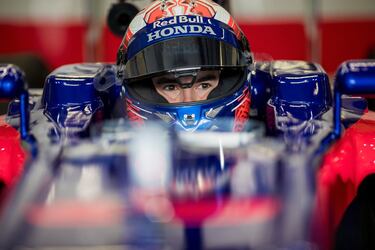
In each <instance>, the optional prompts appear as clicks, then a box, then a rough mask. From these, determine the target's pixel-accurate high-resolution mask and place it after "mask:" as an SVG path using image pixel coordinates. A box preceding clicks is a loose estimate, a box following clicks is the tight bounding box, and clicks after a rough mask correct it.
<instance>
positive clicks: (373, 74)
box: [333, 60, 375, 138]
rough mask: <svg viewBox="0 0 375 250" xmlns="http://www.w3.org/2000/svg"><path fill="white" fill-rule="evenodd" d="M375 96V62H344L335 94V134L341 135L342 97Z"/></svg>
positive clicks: (339, 70) (336, 81)
mask: <svg viewBox="0 0 375 250" xmlns="http://www.w3.org/2000/svg"><path fill="white" fill-rule="evenodd" d="M343 94H347V95H365V96H366V95H367V96H368V95H373V94H375V60H350V61H346V62H343V63H342V64H341V65H340V67H339V69H338V70H337V73H336V80H335V93H334V102H335V105H334V111H333V112H334V115H333V119H334V120H333V123H334V134H335V136H336V137H337V138H338V137H339V136H340V135H341V96H342V95H343Z"/></svg>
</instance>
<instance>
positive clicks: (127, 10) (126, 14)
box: [107, 0, 139, 38]
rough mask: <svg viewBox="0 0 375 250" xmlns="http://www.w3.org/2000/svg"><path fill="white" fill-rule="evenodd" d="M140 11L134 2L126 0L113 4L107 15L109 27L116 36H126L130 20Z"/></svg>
mask: <svg viewBox="0 0 375 250" xmlns="http://www.w3.org/2000/svg"><path fill="white" fill-rule="evenodd" d="M138 12H139V10H138V9H137V8H136V7H135V6H134V5H133V4H131V3H126V2H125V0H120V1H119V2H118V3H114V4H112V6H111V9H110V10H109V13H108V16H107V23H108V26H109V29H110V30H111V31H112V33H113V34H115V35H116V36H118V37H120V38H122V37H124V35H125V32H126V30H127V28H128V26H129V24H130V22H131V21H132V20H133V18H134V17H135V16H136V15H137V14H138Z"/></svg>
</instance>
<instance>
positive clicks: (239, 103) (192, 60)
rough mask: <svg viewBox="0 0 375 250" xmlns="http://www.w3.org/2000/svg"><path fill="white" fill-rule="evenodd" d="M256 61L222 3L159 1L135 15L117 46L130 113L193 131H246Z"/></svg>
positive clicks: (134, 118)
mask: <svg viewBox="0 0 375 250" xmlns="http://www.w3.org/2000/svg"><path fill="white" fill-rule="evenodd" d="M252 63H253V60H252V55H251V53H250V49H249V45H248V42H247V39H246V38H245V36H244V34H243V33H242V31H241V30H240V29H239V27H238V26H237V24H236V23H235V21H234V20H233V18H232V17H231V16H230V14H229V13H228V12H227V11H226V10H225V9H224V8H222V7H221V6H220V5H218V4H216V3H214V2H212V1H210V0H163V1H155V2H153V3H152V4H151V5H150V6H149V7H147V8H145V9H143V10H142V11H141V12H140V13H139V14H138V15H137V16H136V17H135V18H134V19H133V21H132V22H131V23H130V25H129V28H128V30H127V32H126V34H125V36H124V38H123V41H122V43H121V46H120V49H119V51H118V61H117V64H118V76H119V77H120V78H121V80H122V81H123V84H124V86H125V93H124V99H125V100H126V113H127V116H128V118H129V119H130V120H132V121H137V122H140V123H143V122H145V120H149V119H161V120H163V121H164V122H166V123H167V124H168V125H171V126H174V127H175V128H178V129H182V130H187V131H195V130H200V129H226V130H227V129H228V128H229V129H230V130H231V131H241V130H243V129H244V124H245V123H246V121H247V120H248V117H249V109H250V71H251V66H252ZM222 117H225V118H227V119H225V122H224V123H223V122H220V119H219V118H222ZM228 119H229V120H228ZM224 127H225V128H224Z"/></svg>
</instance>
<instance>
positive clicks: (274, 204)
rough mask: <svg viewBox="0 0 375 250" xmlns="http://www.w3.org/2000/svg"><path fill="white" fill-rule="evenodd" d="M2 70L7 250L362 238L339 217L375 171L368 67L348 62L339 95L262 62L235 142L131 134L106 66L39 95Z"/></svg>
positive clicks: (158, 129)
mask: <svg viewBox="0 0 375 250" xmlns="http://www.w3.org/2000/svg"><path fill="white" fill-rule="evenodd" d="M0 72H1V74H0V75H1V78H0V98H1V99H8V100H13V101H12V102H11V103H10V105H9V110H8V113H7V115H6V116H2V117H1V120H0V155H1V157H0V183H1V195H2V196H1V202H2V209H1V220H0V232H1V234H0V248H1V249H55V248H58V249H87V248H90V247H99V248H100V247H102V248H100V249H122V248H123V247H126V248H135V249H139V248H141V249H143V248H147V249H159V248H163V249H165V248H171V249H181V248H187V249H316V248H318V249H330V248H331V247H332V246H333V244H335V243H334V242H335V233H336V231H337V228H339V229H340V230H339V234H338V236H337V237H336V239H338V238H340V237H341V238H342V239H343V240H342V241H337V240H336V246H338V245H340V244H347V246H348V244H349V243H350V242H353V241H355V239H354V238H353V237H354V236H353V235H352V234H348V235H352V236H350V237H346V234H345V232H346V231H345V228H346V226H347V225H353V223H352V224H350V222H348V221H352V222H353V221H356V220H357V223H359V222H358V221H361V220H360V219H359V218H357V217H356V216H355V215H356V213H354V215H353V216H351V215H350V211H349V212H348V211H347V212H346V214H349V215H348V216H346V215H344V212H345V210H346V209H347V207H348V206H349V204H350V203H351V202H352V200H353V199H354V197H355V195H356V193H357V190H358V189H360V190H363V189H366V188H361V187H359V186H362V184H361V183H363V182H366V180H367V179H368V178H371V176H372V175H373V173H374V172H375V153H374V150H375V146H374V145H375V113H374V111H371V110H370V109H369V108H368V107H367V102H366V100H365V99H364V98H362V97H359V95H367V96H368V95H371V94H374V93H375V61H373V60H356V61H347V62H344V63H343V64H342V65H341V66H340V68H339V70H338V71H337V75H336V78H335V85H334V86H335V88H334V92H333V96H332V92H331V88H330V84H329V79H328V76H327V74H326V73H325V72H324V70H323V69H322V68H321V67H320V65H318V64H314V63H309V62H303V61H270V62H268V61H264V62H257V63H256V64H255V69H254V72H253V74H252V108H251V114H250V115H251V117H252V119H251V121H250V122H249V123H248V124H247V125H246V130H245V131H244V132H238V133H233V132H230V131H220V132H219V131H209V130H208V131H205V132H196V133H191V132H186V131H175V130H173V129H170V128H169V129H166V128H165V127H164V126H163V125H161V124H159V123H157V122H155V123H150V124H147V125H144V126H139V125H135V124H133V123H128V122H127V121H126V120H125V119H124V118H122V117H124V116H123V112H124V111H123V107H122V106H123V102H121V93H122V86H121V84H119V83H118V82H117V81H116V72H115V66H114V65H111V64H101V63H97V64H74V65H66V66H62V67H60V68H58V69H56V70H55V71H53V72H52V73H51V74H50V75H49V76H48V77H47V79H46V81H45V85H44V88H43V90H33V89H31V90H28V89H27V84H26V82H25V81H24V78H23V77H24V76H23V73H22V72H21V70H20V69H19V68H18V67H17V66H14V65H2V66H1V68H0ZM118 100H120V102H118ZM220 122H223V123H225V122H226V121H225V120H223V121H220ZM366 177H367V178H366ZM365 178H366V180H365V181H363V180H364V179H365ZM367 182H368V181H367ZM371 183H372V182H371V181H370V185H369V186H370V187H371V185H372V184H371ZM367 189H368V188H367ZM364 192H365V193H367V194H368V193H369V192H370V191H369V190H367V191H364ZM370 193H371V192H370ZM372 194H373V193H372ZM366 197H367V198H365V200H364V201H365V203H366V202H367V203H368V204H372V203H373V200H372V199H371V198H369V197H368V196H366ZM356 199H358V198H355V199H354V200H356ZM368 209H369V211H372V210H371V206H370V208H368ZM348 210H353V209H350V207H349V209H348ZM362 211H363V210H362ZM348 218H349V219H348ZM340 223H341V224H342V225H343V226H339V225H340ZM354 224H355V223H354ZM358 228H359V226H358ZM366 230H367V229H366ZM366 230H365V231H366ZM360 231H361V230H359V232H360ZM368 232H369V231H366V233H368ZM370 232H371V231H370ZM372 232H373V231H372ZM363 235H365V233H363ZM361 237H362V236H361ZM361 239H362V238H361ZM337 242H339V243H337ZM342 242H344V243H342ZM363 242H364V241H361V244H366V245H367V244H371V237H370V240H369V241H367V242H364V243H363ZM349 246H350V244H349Z"/></svg>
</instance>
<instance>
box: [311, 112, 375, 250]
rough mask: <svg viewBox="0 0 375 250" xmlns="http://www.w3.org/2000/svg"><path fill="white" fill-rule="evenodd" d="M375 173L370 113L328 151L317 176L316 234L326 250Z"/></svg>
mask: <svg viewBox="0 0 375 250" xmlns="http://www.w3.org/2000/svg"><path fill="white" fill-rule="evenodd" d="M373 173H375V112H372V111H369V112H367V113H366V114H365V115H363V117H362V118H361V119H360V120H359V121H358V122H357V123H355V124H354V125H353V126H351V127H350V128H348V129H347V130H346V131H345V133H344V134H343V136H342V138H341V139H340V140H339V141H338V142H337V143H336V144H335V145H334V146H333V147H332V148H331V149H330V150H329V151H328V153H327V154H326V156H325V157H324V159H323V162H322V167H321V168H320V170H319V171H318V175H317V181H318V185H317V189H318V190H317V209H316V218H317V220H314V222H315V223H316V225H315V227H316V228H315V230H314V231H315V232H317V234H319V235H317V237H318V241H319V243H320V244H321V245H322V246H323V249H331V248H332V244H333V242H332V240H333V238H334V235H335V232H336V229H337V227H338V225H339V223H340V221H341V218H342V216H343V214H344V212H345V209H346V208H347V207H348V205H349V204H350V203H351V202H352V200H353V198H354V197H355V195H356V193H357V189H358V186H359V185H360V183H361V182H362V181H363V179H364V178H365V177H366V176H368V175H370V174H373Z"/></svg>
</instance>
